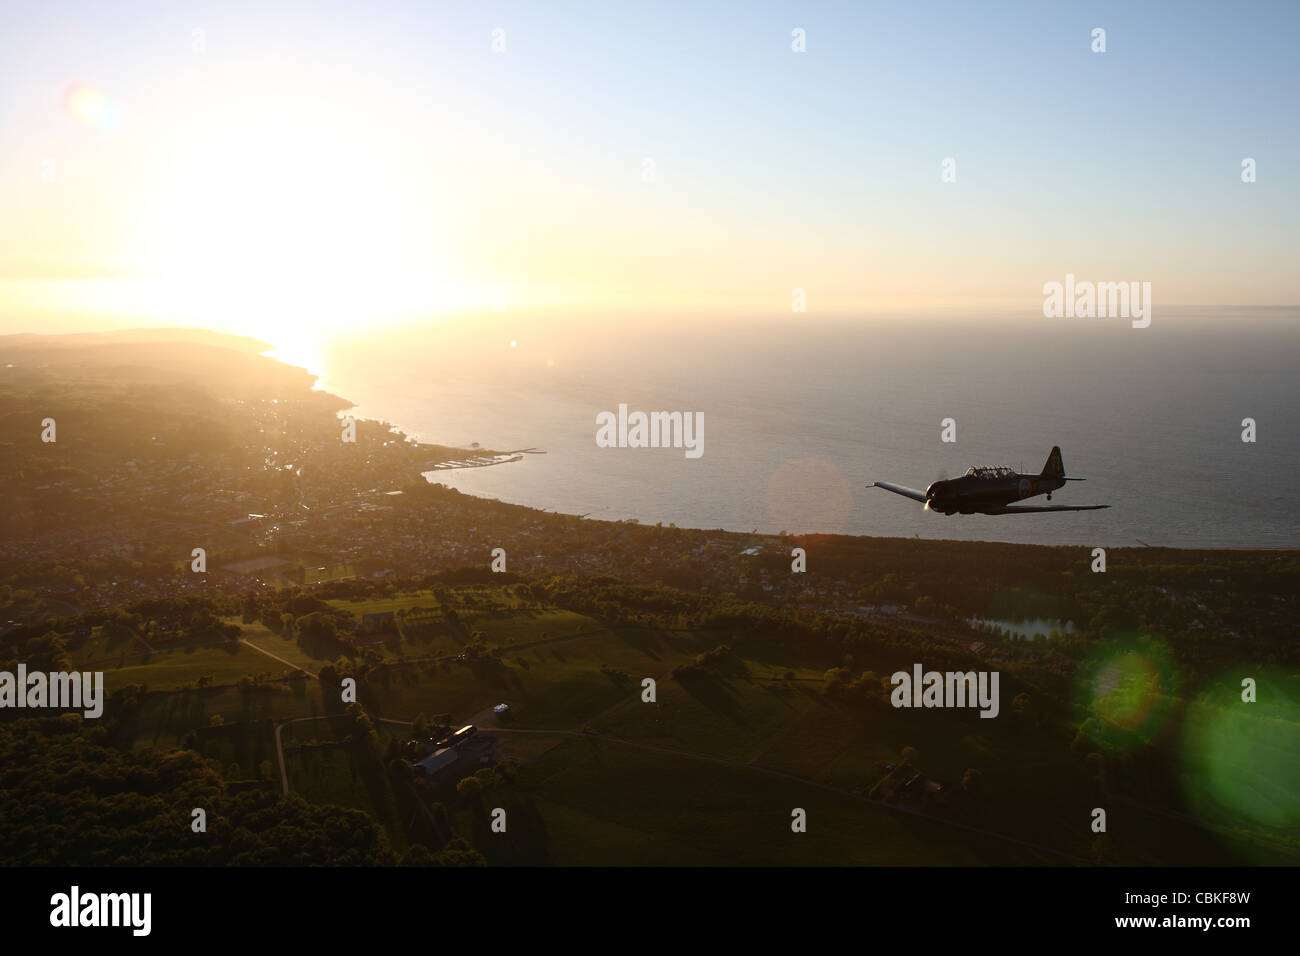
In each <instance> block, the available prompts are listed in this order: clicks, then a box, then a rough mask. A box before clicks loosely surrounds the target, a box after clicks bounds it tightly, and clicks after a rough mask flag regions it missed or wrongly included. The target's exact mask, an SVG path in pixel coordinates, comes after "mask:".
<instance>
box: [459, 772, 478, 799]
mask: <svg viewBox="0 0 1300 956" xmlns="http://www.w3.org/2000/svg"><path fill="white" fill-rule="evenodd" d="M456 792H457V793H459V794H460V795H461V796H462V797H464V798H465V799H467V800H472V799H473V798H474V797H477V796H478V795H479V794H480V793H482V792H483V781H482V780H480V779H479V778H478V777H466V778H465V779H464V780H462V781H460V783H458V784H456Z"/></svg>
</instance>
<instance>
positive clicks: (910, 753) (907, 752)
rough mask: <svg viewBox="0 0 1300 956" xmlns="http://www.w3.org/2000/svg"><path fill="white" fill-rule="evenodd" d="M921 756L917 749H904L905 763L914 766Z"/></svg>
mask: <svg viewBox="0 0 1300 956" xmlns="http://www.w3.org/2000/svg"><path fill="white" fill-rule="evenodd" d="M920 756H921V755H920V754H919V753H918V752H917V749H916V748H915V747H904V748H903V763H910V764H914V763H916V761H917V760H918V759H919V758H920Z"/></svg>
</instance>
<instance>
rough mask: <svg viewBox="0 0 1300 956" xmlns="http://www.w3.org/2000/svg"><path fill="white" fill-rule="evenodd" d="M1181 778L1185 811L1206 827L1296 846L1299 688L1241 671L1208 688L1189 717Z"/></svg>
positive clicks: (1254, 670) (1299, 828)
mask: <svg viewBox="0 0 1300 956" xmlns="http://www.w3.org/2000/svg"><path fill="white" fill-rule="evenodd" d="M1246 679H1249V680H1250V681H1252V682H1253V685H1254V686H1253V697H1254V700H1253V701H1251V700H1246V699H1244V698H1245V697H1247V696H1250V695H1249V694H1248V693H1247V688H1246V687H1244V686H1243V681H1245V680H1246ZM1182 776H1183V781H1184V790H1185V792H1186V794H1187V802H1188V805H1189V806H1190V807H1191V809H1192V810H1193V812H1195V813H1196V814H1197V815H1198V816H1200V817H1202V818H1203V819H1205V821H1206V822H1207V823H1210V824H1211V825H1214V826H1220V827H1221V826H1227V827H1229V828H1232V829H1240V828H1245V829H1248V830H1250V831H1252V833H1253V834H1254V836H1256V837H1257V838H1259V837H1264V838H1267V837H1269V836H1274V837H1281V838H1282V839H1283V840H1284V841H1285V842H1287V843H1289V844H1290V845H1292V846H1295V845H1300V687H1297V680H1296V679H1295V678H1288V677H1286V676H1285V675H1283V674H1279V673H1277V672H1275V671H1270V670H1265V669H1264V668H1259V667H1241V668H1239V669H1238V670H1236V671H1233V672H1231V673H1228V674H1225V675H1224V676H1223V677H1222V678H1221V679H1219V680H1218V681H1215V682H1214V683H1213V684H1211V685H1210V686H1209V687H1207V688H1206V689H1205V690H1204V691H1203V692H1202V693H1201V694H1199V695H1198V696H1197V697H1196V699H1195V700H1194V701H1192V702H1191V704H1190V705H1189V707H1188V709H1187V718H1186V720H1185V721H1184V729H1183V774H1182ZM1261 827H1264V828H1270V830H1272V829H1273V828H1276V830H1275V832H1269V831H1260V829H1259V828H1261ZM1252 842H1253V841H1252Z"/></svg>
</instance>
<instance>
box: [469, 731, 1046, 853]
mask: <svg viewBox="0 0 1300 956" xmlns="http://www.w3.org/2000/svg"><path fill="white" fill-rule="evenodd" d="M495 806H501V807H503V808H504V809H505V810H506V814H507V817H506V819H507V829H506V833H504V834H494V833H492V832H491V831H490V827H489V820H490V812H491V809H492V808H493V807H495ZM795 808H801V809H803V810H804V811H806V813H807V818H808V829H807V832H806V833H794V832H792V830H791V819H792V817H791V813H792V811H793V810H794V809H795ZM455 819H456V824H457V827H458V828H459V829H460V830H461V831H462V832H465V833H469V834H472V835H473V838H474V842H475V845H476V846H478V847H479V848H480V850H481V851H482V852H483V853H484V854H485V855H486V856H487V858H488V861H489V862H490V863H495V864H533V865H537V864H547V863H550V864H568V865H596V866H600V865H619V864H623V865H626V864H633V863H634V864H637V865H652V866H653V865H679V864H680V865H688V864H714V865H717V864H723V865H783V864H786V865H847V864H886V865H918V864H946V865H974V864H1002V865H1016V864H1031V863H1035V862H1041V861H1042V859H1043V858H1041V857H1040V856H1039V855H1037V854H1035V853H1033V852H1032V851H1029V850H1025V849H1022V848H1019V847H1016V846H1014V845H1012V844H1006V843H1003V842H1001V841H997V840H993V839H991V838H988V837H982V836H980V835H978V834H973V833H968V832H965V831H962V830H957V829H954V828H950V827H949V828H943V825H942V824H938V823H935V822H933V821H929V820H924V819H917V818H913V817H909V816H906V815H902V814H898V813H894V812H892V811H890V810H888V809H885V808H883V807H879V806H874V805H871V804H867V803H864V802H863V801H860V800H854V799H852V798H850V797H847V796H840V795H838V794H833V793H827V792H825V791H820V790H816V789H813V788H810V787H808V786H806V785H803V784H799V783H797V782H794V781H787V780H782V779H780V778H777V777H771V776H767V775H763V774H756V773H753V772H750V771H746V770H741V769H734V768H730V767H720V766H716V765H710V764H705V763H700V762H697V761H693V760H689V759H685V758H680V757H673V756H668V755H663V754H649V753H643V752H639V751H636V750H634V749H631V748H627V747H621V746H619V745H617V744H612V743H605V742H597V741H591V740H571V741H566V742H564V743H562V744H560V745H559V746H557V747H555V748H553V749H551V750H549V751H548V752H547V753H546V754H544V755H543V756H542V757H541V758H540V759H538V760H537V761H536V762H535V763H534V764H532V765H531V766H528V767H526V768H524V770H523V771H521V774H520V778H519V781H518V784H517V785H516V786H515V787H514V788H513V789H511V790H509V791H504V792H497V791H489V792H487V793H485V794H484V795H483V796H482V798H481V800H479V801H478V803H477V805H471V806H468V807H466V808H465V809H463V810H461V811H460V812H459V813H457V815H456V818H455ZM940 828H943V829H940Z"/></svg>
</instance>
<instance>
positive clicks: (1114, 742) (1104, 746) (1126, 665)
mask: <svg viewBox="0 0 1300 956" xmlns="http://www.w3.org/2000/svg"><path fill="white" fill-rule="evenodd" d="M1079 675H1080V676H1079V683H1078V686H1077V688H1076V699H1077V701H1078V703H1079V705H1080V708H1081V710H1082V711H1083V713H1084V714H1085V715H1086V716H1085V719H1084V722H1083V725H1082V726H1081V727H1080V728H1079V733H1080V735H1081V736H1082V737H1083V738H1084V739H1085V740H1086V741H1089V742H1090V743H1089V746H1091V745H1092V744H1095V745H1096V746H1098V747H1099V748H1101V750H1102V751H1103V752H1105V753H1123V752H1125V751H1129V750H1133V749H1135V748H1137V747H1140V746H1142V745H1143V744H1145V743H1148V742H1150V741H1151V740H1152V739H1153V738H1154V737H1155V736H1156V734H1158V733H1159V732H1160V730H1161V728H1162V727H1163V726H1164V725H1165V723H1166V722H1167V721H1168V719H1169V716H1170V714H1171V713H1172V712H1173V710H1174V707H1175V705H1176V703H1177V695H1178V680H1177V673H1176V670H1175V668H1174V664H1173V657H1172V655H1171V654H1170V653H1169V649H1168V648H1167V647H1166V646H1165V644H1164V642H1162V641H1161V640H1159V639H1158V638H1155V637H1152V636H1150V635H1146V634H1144V635H1135V636H1124V637H1118V638H1113V639H1111V640H1108V641H1106V642H1105V643H1104V644H1102V645H1101V647H1099V648H1098V649H1097V651H1096V652H1094V653H1093V654H1092V656H1091V657H1089V658H1088V660H1086V661H1085V662H1084V663H1083V665H1082V666H1081V667H1080V668H1079Z"/></svg>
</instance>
